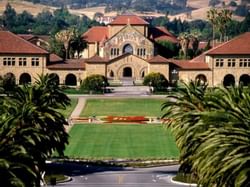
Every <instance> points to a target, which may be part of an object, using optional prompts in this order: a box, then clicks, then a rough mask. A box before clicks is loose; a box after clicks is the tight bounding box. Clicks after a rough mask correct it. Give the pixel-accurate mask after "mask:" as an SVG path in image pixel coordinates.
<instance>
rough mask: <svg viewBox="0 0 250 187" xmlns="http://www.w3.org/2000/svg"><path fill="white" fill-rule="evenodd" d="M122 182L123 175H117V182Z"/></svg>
mask: <svg viewBox="0 0 250 187" xmlns="http://www.w3.org/2000/svg"><path fill="white" fill-rule="evenodd" d="M123 182H124V176H122V175H119V176H118V184H123Z"/></svg>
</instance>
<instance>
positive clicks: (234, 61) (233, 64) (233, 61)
mask: <svg viewBox="0 0 250 187" xmlns="http://www.w3.org/2000/svg"><path fill="white" fill-rule="evenodd" d="M235 64H236V60H235V58H234V59H232V67H235Z"/></svg>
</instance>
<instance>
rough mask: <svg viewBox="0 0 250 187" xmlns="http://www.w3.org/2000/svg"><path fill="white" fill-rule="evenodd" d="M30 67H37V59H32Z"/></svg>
mask: <svg viewBox="0 0 250 187" xmlns="http://www.w3.org/2000/svg"><path fill="white" fill-rule="evenodd" d="M31 65H32V66H39V58H32V59H31Z"/></svg>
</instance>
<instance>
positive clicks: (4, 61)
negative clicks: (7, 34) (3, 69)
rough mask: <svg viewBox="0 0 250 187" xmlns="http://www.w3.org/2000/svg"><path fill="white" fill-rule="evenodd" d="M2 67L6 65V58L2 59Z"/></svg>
mask: <svg viewBox="0 0 250 187" xmlns="http://www.w3.org/2000/svg"><path fill="white" fill-rule="evenodd" d="M3 65H4V66H6V65H7V58H3Z"/></svg>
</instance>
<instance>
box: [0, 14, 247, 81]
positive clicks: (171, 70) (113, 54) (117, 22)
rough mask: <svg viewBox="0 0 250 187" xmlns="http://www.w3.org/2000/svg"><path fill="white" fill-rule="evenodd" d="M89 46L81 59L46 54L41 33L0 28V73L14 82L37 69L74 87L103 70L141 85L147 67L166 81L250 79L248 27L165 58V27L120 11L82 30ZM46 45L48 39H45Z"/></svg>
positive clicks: (29, 78) (167, 36) (32, 77)
mask: <svg viewBox="0 0 250 187" xmlns="http://www.w3.org/2000/svg"><path fill="white" fill-rule="evenodd" d="M83 39H85V40H86V41H87V44H88V45H87V48H86V49H85V50H84V51H83V52H82V54H81V56H82V57H81V58H80V59H67V60H63V59H61V58H60V57H58V56H56V55H55V54H49V53H48V52H47V51H46V50H45V49H42V48H41V46H40V47H38V46H37V45H38V43H40V44H41V42H42V40H41V38H39V37H28V36H18V35H15V34H13V33H11V32H9V31H0V76H4V75H11V76H13V77H15V80H16V83H18V84H23V83H27V82H31V83H32V82H34V81H35V79H36V78H37V77H38V75H39V74H42V73H49V74H54V75H55V76H56V77H57V79H58V82H59V83H60V84H64V85H70V86H76V85H79V84H80V82H81V80H83V79H84V78H85V77H86V76H89V75H92V74H101V75H104V76H105V77H107V78H108V80H109V81H110V82H111V83H112V82H113V83H119V84H123V83H126V84H131V85H132V84H133V83H136V84H140V83H141V82H142V80H143V77H144V76H146V75H147V74H148V73H151V72H160V73H162V74H163V75H164V76H165V77H166V79H167V80H168V81H169V82H170V83H175V82H176V81H178V80H183V81H190V80H195V79H201V80H203V81H205V82H208V84H209V86H218V85H229V84H236V85H237V84H239V82H242V83H243V84H244V85H247V84H249V83H250V32H248V33H244V34H242V35H240V36H238V37H235V38H234V39H232V40H230V41H228V42H226V43H223V44H221V45H218V46H216V47H214V48H213V49H210V50H209V51H207V52H205V53H203V54H202V55H200V56H198V57H196V58H194V59H192V60H175V59H166V58H164V57H162V56H160V55H159V54H158V53H157V48H156V42H157V41H159V40H160V41H169V42H173V43H177V42H178V40H177V39H176V37H175V36H174V35H172V34H171V33H170V32H169V31H167V29H165V28H163V27H156V28H151V27H149V24H148V22H146V21H145V20H143V19H142V18H140V17H137V16H133V15H123V16H118V17H116V18H115V19H114V21H113V22H111V23H110V24H109V25H108V26H102V27H100V26H97V27H92V28H90V29H89V30H88V31H87V32H86V33H84V34H83ZM44 44H46V42H44Z"/></svg>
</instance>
